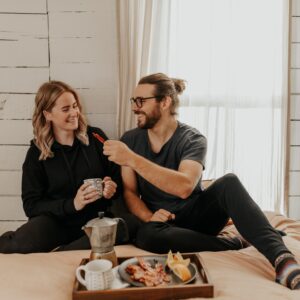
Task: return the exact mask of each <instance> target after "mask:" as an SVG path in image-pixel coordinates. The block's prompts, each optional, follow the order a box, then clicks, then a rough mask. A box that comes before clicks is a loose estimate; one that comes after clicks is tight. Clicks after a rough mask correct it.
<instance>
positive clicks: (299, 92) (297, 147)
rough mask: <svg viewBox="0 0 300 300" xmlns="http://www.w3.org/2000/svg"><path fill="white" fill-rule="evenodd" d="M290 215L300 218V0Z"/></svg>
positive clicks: (294, 39) (297, 1)
mask: <svg viewBox="0 0 300 300" xmlns="http://www.w3.org/2000/svg"><path fill="white" fill-rule="evenodd" d="M291 18H292V20H291V29H292V33H291V69H290V75H291V95H290V99H291V114H290V126H291V139H290V174H289V175H290V185H289V216H290V217H291V218H294V219H298V220H300V0H293V1H292V17H291Z"/></svg>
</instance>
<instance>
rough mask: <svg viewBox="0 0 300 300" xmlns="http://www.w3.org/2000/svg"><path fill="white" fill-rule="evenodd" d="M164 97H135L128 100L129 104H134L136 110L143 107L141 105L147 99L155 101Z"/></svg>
mask: <svg viewBox="0 0 300 300" xmlns="http://www.w3.org/2000/svg"><path fill="white" fill-rule="evenodd" d="M163 97H165V96H162V95H161V96H151V97H136V98H133V97H132V98H130V99H129V100H130V102H131V104H133V103H134V104H135V105H136V106H137V107H138V108H142V107H143V104H144V102H146V100H148V99H156V98H163Z"/></svg>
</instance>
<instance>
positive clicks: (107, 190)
mask: <svg viewBox="0 0 300 300" xmlns="http://www.w3.org/2000/svg"><path fill="white" fill-rule="evenodd" d="M116 190H117V184H116V183H115V182H114V181H113V180H112V179H111V178H110V177H108V176H106V177H104V178H103V197H104V198H106V199H110V198H111V197H112V196H113V195H114V194H115V192H116Z"/></svg>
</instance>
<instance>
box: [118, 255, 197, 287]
mask: <svg viewBox="0 0 300 300" xmlns="http://www.w3.org/2000/svg"><path fill="white" fill-rule="evenodd" d="M177 258H179V259H177ZM119 274H120V276H121V278H122V279H123V280H125V281H126V282H128V283H129V284H131V285H133V286H137V287H145V286H146V287H154V286H164V285H182V284H187V283H189V282H192V281H193V280H194V279H195V277H196V274H197V269H196V266H195V265H194V264H193V263H190V261H189V259H183V258H182V256H181V255H180V254H179V253H177V254H175V255H173V254H172V253H171V252H170V253H169V254H168V256H144V257H133V258H130V259H127V260H125V261H124V262H123V263H122V264H121V265H120V266H119Z"/></svg>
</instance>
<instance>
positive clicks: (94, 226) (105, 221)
mask: <svg viewBox="0 0 300 300" xmlns="http://www.w3.org/2000/svg"><path fill="white" fill-rule="evenodd" d="M98 216H99V217H98V218H95V219H92V220H90V221H89V222H88V223H87V224H85V225H84V226H83V227H82V229H83V230H84V231H85V233H86V234H87V236H88V237H89V239H90V244H91V248H92V251H91V254H90V260H93V259H101V258H104V259H108V260H110V261H111V262H112V263H113V266H116V265H117V264H118V262H117V256H116V252H115V250H114V245H115V242H116V233H117V225H118V223H119V222H121V223H122V224H121V226H124V229H125V230H124V232H125V231H126V230H127V226H126V223H125V221H124V220H123V219H121V218H107V217H104V212H99V213H98Z"/></svg>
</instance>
